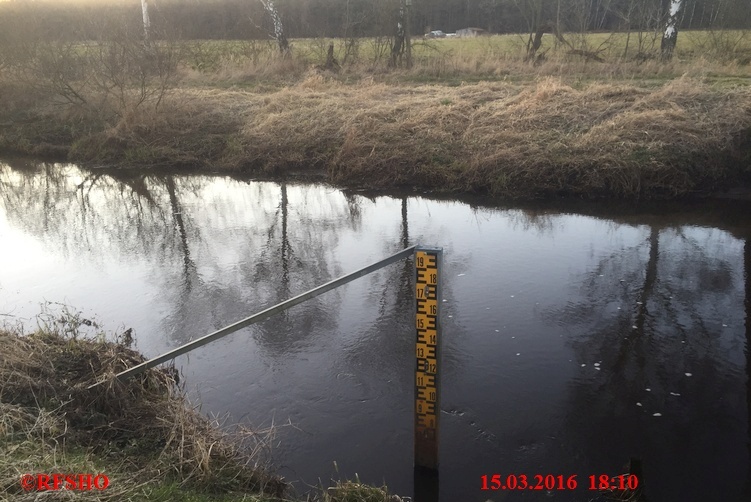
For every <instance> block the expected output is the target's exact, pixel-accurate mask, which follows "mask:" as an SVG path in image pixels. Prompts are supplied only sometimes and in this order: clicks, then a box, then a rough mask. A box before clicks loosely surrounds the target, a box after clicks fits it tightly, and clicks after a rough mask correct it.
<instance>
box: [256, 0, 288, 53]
mask: <svg viewBox="0 0 751 502" xmlns="http://www.w3.org/2000/svg"><path fill="white" fill-rule="evenodd" d="M261 4H263V8H264V9H265V10H266V12H267V13H268V14H269V17H271V22H272V24H273V25H274V40H276V43H277V44H278V45H279V51H280V52H281V53H282V54H287V53H289V42H288V41H287V36H286V35H285V34H284V25H283V24H282V17H281V16H280V15H279V11H278V10H276V5H274V0H261Z"/></svg>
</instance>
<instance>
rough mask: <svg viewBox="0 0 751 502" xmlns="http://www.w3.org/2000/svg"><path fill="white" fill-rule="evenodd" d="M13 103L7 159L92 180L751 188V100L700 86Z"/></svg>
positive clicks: (210, 94) (311, 77) (484, 188)
mask: <svg viewBox="0 0 751 502" xmlns="http://www.w3.org/2000/svg"><path fill="white" fill-rule="evenodd" d="M640 82H641V83H640ZM11 87H12V86H11ZM6 91H8V92H10V93H12V95H13V96H15V99H13V100H12V103H13V105H12V106H10V107H9V108H8V109H6V110H4V111H2V112H0V150H3V151H7V152H20V153H25V154H33V155H37V156H39V155H44V156H52V157H53V158H56V159H65V160H69V161H74V162H80V163H83V164H85V165H89V166H116V167H123V168H128V167H132V168H136V167H137V168H148V167H180V168H189V169H198V170H210V171H227V172H244V173H253V174H256V175H261V176H267V177H284V176H289V175H292V174H295V175H302V176H309V177H316V176H318V177H324V178H325V179H327V180H328V181H330V182H332V183H335V184H338V185H341V186H350V187H351V186H356V187H366V188H375V189H393V188H397V187H414V188H417V189H423V190H435V191H443V192H451V193H484V194H490V195H493V196H501V197H508V198H535V197H553V196H574V197H585V198H598V197H610V198H627V199H646V198H658V199H659V198H675V197H684V196H691V195H703V194H706V193H709V192H713V191H718V190H723V189H725V188H728V187H731V186H734V185H737V184H738V183H740V182H741V181H743V180H748V179H749V178H751V167H749V165H750V164H751V162H749V160H750V159H751V90H750V89H749V88H748V87H746V86H729V85H718V84H712V83H709V82H706V81H705V80H704V79H703V78H701V76H694V77H692V76H688V75H684V76H682V77H678V78H673V79H666V80H660V81H659V82H652V81H650V82H647V81H641V80H633V81H612V80H611V81H603V82H598V81H596V80H594V81H592V80H588V81H583V82H572V81H566V80H565V79H562V78H560V77H551V76H547V77H541V78H539V79H537V80H535V81H532V82H522V83H519V82H516V83H509V82H504V81H498V80H496V81H483V82H477V83H472V84H461V85H456V86H449V85H422V84H415V83H411V84H407V83H383V82H376V81H374V80H372V79H371V80H370V81H368V80H367V79H365V80H360V81H358V82H357V83H343V82H341V79H337V78H333V76H332V75H330V74H328V73H327V72H321V71H318V70H310V71H309V72H308V73H307V74H305V75H303V76H301V77H300V79H299V81H297V82H295V83H287V84H285V85H283V86H280V87H275V88H268V89H263V90H259V89H252V90H251V89H247V88H242V87H241V86H235V87H234V88H229V89H227V88H219V87H218V86H216V85H212V86H208V87H206V86H197V85H182V86H180V87H178V88H177V89H174V90H172V91H170V92H169V93H166V94H165V95H164V96H162V97H161V100H160V102H159V106H158V108H157V109H155V108H154V106H138V107H130V108H127V109H124V110H122V111H123V113H120V114H119V115H118V114H115V115H112V116H111V117H109V118H108V115H107V114H105V113H102V111H101V109H100V110H98V111H97V110H93V109H89V108H86V107H81V106H53V105H52V104H51V102H45V101H44V100H42V99H40V98H39V97H38V96H37V97H36V98H33V99H32V98H31V97H30V96H26V95H25V94H24V92H25V91H24V89H21V88H18V87H16V88H8V87H7V86H6Z"/></svg>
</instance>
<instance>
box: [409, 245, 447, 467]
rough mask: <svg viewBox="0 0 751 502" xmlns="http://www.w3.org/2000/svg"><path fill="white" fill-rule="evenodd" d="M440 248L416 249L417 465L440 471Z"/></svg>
mask: <svg viewBox="0 0 751 502" xmlns="http://www.w3.org/2000/svg"><path fill="white" fill-rule="evenodd" d="M442 259H443V250H442V249H440V248H423V247H417V248H416V249H415V330H416V333H417V336H416V340H415V357H416V361H417V363H416V365H415V466H418V467H425V468H428V469H438V422H439V420H438V419H439V417H440V371H439V367H440V360H441V322H440V311H441V281H440V276H441V265H442V263H441V262H442Z"/></svg>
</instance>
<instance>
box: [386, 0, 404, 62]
mask: <svg viewBox="0 0 751 502" xmlns="http://www.w3.org/2000/svg"><path fill="white" fill-rule="evenodd" d="M404 38H405V35H404V4H403V3H402V6H401V7H400V8H399V20H398V21H397V23H396V35H395V36H394V45H393V46H392V47H391V60H390V61H389V67H391V68H396V66H397V63H398V61H399V60H400V59H401V56H402V52H403V51H404Z"/></svg>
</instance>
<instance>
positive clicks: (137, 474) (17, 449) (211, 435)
mask: <svg viewBox="0 0 751 502" xmlns="http://www.w3.org/2000/svg"><path fill="white" fill-rule="evenodd" d="M68 321H69V320H66V319H63V322H62V324H60V325H59V326H57V323H56V324H55V325H54V326H52V329H50V328H49V327H48V328H47V329H42V330H40V331H39V332H36V333H33V334H31V335H28V336H21V335H19V334H18V333H16V332H12V331H7V330H0V354H2V358H0V408H1V409H2V413H0V432H1V434H0V437H2V438H3V439H2V448H0V494H5V495H6V496H9V497H11V498H13V500H36V499H35V497H36V496H38V495H39V494H38V493H36V492H28V493H24V492H23V491H22V490H21V486H20V484H19V479H20V476H21V475H22V474H24V473H27V472H32V473H34V472H52V473H54V472H63V473H66V472H67V473H69V472H71V468H72V467H73V468H74V470H75V469H78V471H79V472H95V473H96V472H106V473H108V475H109V476H110V478H111V481H110V482H111V489H108V490H106V491H103V492H99V493H98V495H97V496H98V497H99V499H101V500H124V499H125V498H126V496H129V495H132V494H133V493H134V490H135V489H137V488H138V487H144V486H151V485H158V484H162V483H165V482H173V483H176V484H177V485H179V486H182V487H186V488H188V487H189V488H192V489H198V490H202V491H206V492H209V493H226V492H232V491H242V492H250V493H252V492H255V493H266V494H269V496H279V497H280V496H282V495H283V492H284V491H285V489H286V485H285V484H284V483H283V482H282V481H280V480H279V479H277V478H275V477H273V476H271V475H269V474H267V473H266V471H265V470H264V469H263V468H261V466H260V465H255V463H254V462H255V459H253V458H252V456H250V455H249V454H250V453H252V452H249V451H248V449H247V448H249V447H250V446H249V445H255V447H258V445H259V444H261V443H259V442H258V436H253V435H249V434H245V435H244V436H238V435H234V434H233V435H232V436H230V435H228V433H224V432H221V431H220V429H219V428H218V427H217V424H216V423H213V422H211V421H209V420H207V419H206V418H204V417H203V416H202V415H200V414H199V413H198V412H196V411H195V410H194V409H193V408H191V407H189V406H186V401H185V398H184V395H183V394H182V393H181V392H180V391H179V390H178V388H177V386H176V382H175V372H174V371H165V370H154V371H147V372H145V373H144V374H143V375H142V376H140V377H137V378H133V379H131V380H128V381H125V382H120V381H117V380H112V379H111V377H112V376H114V375H115V374H116V373H117V372H119V371H122V370H124V369H126V368H127V367H131V366H133V365H135V364H138V363H140V362H142V361H143V357H142V356H141V355H140V354H138V353H137V352H135V351H133V350H131V349H129V348H127V347H126V346H124V345H122V344H118V343H112V342H106V341H103V340H88V339H81V338H77V337H76V336H75V329H74V330H72V331H71V332H72V333H74V335H65V334H64V333H65V330H64V329H63V327H64V326H66V325H67V324H68ZM103 379H106V380H107V383H106V384H104V385H101V386H98V387H95V388H92V389H89V386H90V385H91V384H92V383H94V382H96V381H99V380H103ZM243 437H244V438H245V440H243ZM248 439H250V440H251V443H248V442H247V440H248ZM261 441H263V439H262V440H261ZM86 452H94V453H95V454H96V456H95V457H90V456H89V455H88V454H86ZM89 458H98V459H106V464H102V465H91V461H90V460H88V459H89ZM139 493H141V494H142V495H143V490H142V491H141V492H139ZM50 495H51V496H52V497H53V498H54V497H55V496H58V497H68V498H69V496H70V494H67V495H66V494H65V493H63V492H56V493H52V494H50ZM78 495H79V496H80V493H78ZM66 500H67V498H66ZM264 500H266V499H264Z"/></svg>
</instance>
